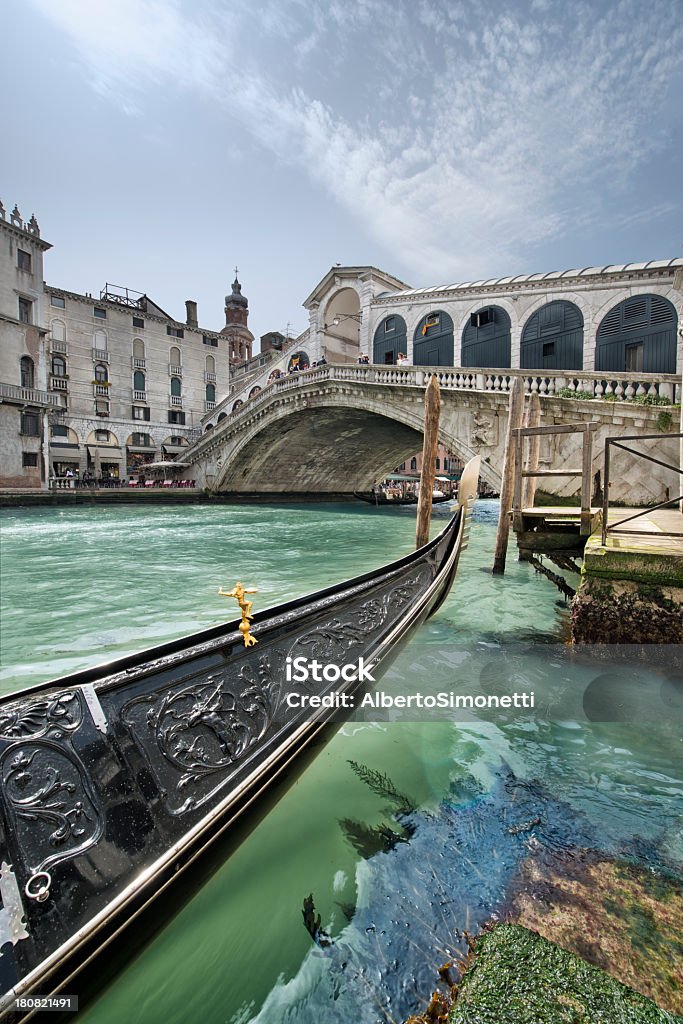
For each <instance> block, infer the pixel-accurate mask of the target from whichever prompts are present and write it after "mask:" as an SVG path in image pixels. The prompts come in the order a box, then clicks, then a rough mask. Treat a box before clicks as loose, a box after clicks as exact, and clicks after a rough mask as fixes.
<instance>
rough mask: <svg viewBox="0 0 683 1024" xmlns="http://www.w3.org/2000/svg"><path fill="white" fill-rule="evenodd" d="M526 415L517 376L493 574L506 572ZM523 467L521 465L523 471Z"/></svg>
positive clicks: (522, 392)
mask: <svg viewBox="0 0 683 1024" xmlns="http://www.w3.org/2000/svg"><path fill="white" fill-rule="evenodd" d="M523 415H524V379H523V378H522V377H515V378H514V380H513V382H512V387H511V389H510V404H509V405H508V425H507V430H506V432H505V456H504V462H503V482H502V485H501V488H500V513H499V516H498V532H497V533H496V550H495V554H494V556H493V575H494V576H502V575H503V573H504V572H505V555H506V553H507V546H508V536H509V534H510V510H511V509H512V491H513V488H514V483H515V435H514V433H513V431H514V430H516V429H517V427H521V426H522V418H523ZM521 470H522V467H521V466H520V467H519V472H521Z"/></svg>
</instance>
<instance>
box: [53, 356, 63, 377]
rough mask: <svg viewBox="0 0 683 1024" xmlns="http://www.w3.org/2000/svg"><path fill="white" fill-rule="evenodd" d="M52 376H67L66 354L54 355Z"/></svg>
mask: <svg viewBox="0 0 683 1024" xmlns="http://www.w3.org/2000/svg"><path fill="white" fill-rule="evenodd" d="M52 376H53V377H66V359H65V358H64V356H53V357H52Z"/></svg>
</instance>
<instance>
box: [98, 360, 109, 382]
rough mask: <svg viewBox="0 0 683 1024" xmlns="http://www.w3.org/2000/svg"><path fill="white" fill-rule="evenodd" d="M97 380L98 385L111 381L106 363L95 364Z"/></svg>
mask: <svg viewBox="0 0 683 1024" xmlns="http://www.w3.org/2000/svg"><path fill="white" fill-rule="evenodd" d="M95 380H96V381H97V383H98V384H106V383H107V381H108V380H109V371H108V370H107V367H106V366H105V364H104V363H95Z"/></svg>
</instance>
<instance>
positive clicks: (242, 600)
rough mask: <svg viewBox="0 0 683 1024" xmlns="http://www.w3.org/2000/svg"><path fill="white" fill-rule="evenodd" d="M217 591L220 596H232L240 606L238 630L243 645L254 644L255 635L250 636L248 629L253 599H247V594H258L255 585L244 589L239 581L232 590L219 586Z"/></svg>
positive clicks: (249, 645)
mask: <svg viewBox="0 0 683 1024" xmlns="http://www.w3.org/2000/svg"><path fill="white" fill-rule="evenodd" d="M218 593H219V594H220V596H221V597H234V598H235V600H236V601H237V603H238V605H239V606H240V612H241V613H242V621H241V622H240V624H239V631H240V633H241V634H242V636H243V638H244V646H245V647H253V645H254V644H257V643H258V640H257V639H256V637H255V636H252V635H251V633H250V632H249V630H250V629H251V620H252V618H253V615H252V614H251V606H252V604H253V601H247V599H246V595H247V594H258V590H257V589H256V587H252V588H251V589H245V588H244V587H243V586H242V584H241V583H239V582H238V583H236V584H235V586H234V587H233V588H232V590H223V588H222V587H220V588H219V590H218Z"/></svg>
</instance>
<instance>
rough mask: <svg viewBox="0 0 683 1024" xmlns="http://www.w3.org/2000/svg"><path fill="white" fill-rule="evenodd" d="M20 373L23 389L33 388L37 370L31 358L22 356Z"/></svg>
mask: <svg viewBox="0 0 683 1024" xmlns="http://www.w3.org/2000/svg"><path fill="white" fill-rule="evenodd" d="M19 372H20V377H21V386H22V388H32V387H34V382H35V368H34V366H33V360H32V359H31V357H30V356H22V357H21V359H20V360H19Z"/></svg>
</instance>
